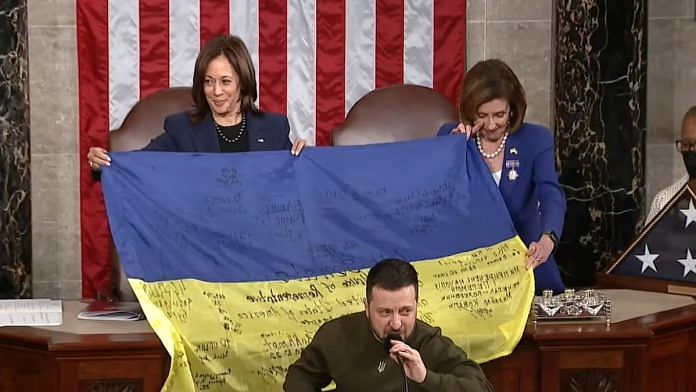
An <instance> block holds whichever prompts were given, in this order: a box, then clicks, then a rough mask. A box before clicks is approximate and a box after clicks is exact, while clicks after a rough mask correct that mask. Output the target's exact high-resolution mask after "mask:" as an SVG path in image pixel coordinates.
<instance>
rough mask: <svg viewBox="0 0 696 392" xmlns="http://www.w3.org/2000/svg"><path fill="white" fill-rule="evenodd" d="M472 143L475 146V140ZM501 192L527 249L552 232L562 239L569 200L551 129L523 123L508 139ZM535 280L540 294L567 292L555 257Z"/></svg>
mask: <svg viewBox="0 0 696 392" xmlns="http://www.w3.org/2000/svg"><path fill="white" fill-rule="evenodd" d="M456 126H457V124H451V123H450V124H445V125H443V126H442V127H440V130H439V131H438V132H437V134H438V136H442V135H449V134H451V133H452V130H453V129H454V128H455V127H456ZM469 143H475V141H474V140H473V138H472V139H470V140H469ZM481 159H483V158H481ZM509 164H513V165H514V164H517V167H516V168H515V170H516V171H517V174H518V176H517V178H516V179H514V180H512V179H511V178H510V177H509V175H510V170H511V169H512V167H511V166H513V165H509ZM492 180H493V178H492V176H491V181H492ZM498 188H499V189H500V193H501V194H502V196H503V200H505V204H506V205H507V209H508V212H509V213H510V217H511V218H512V222H513V224H514V225H515V229H516V230H517V233H518V234H519V236H520V238H521V239H522V241H524V243H525V244H526V245H527V246H529V244H530V243H531V242H533V241H537V240H539V237H541V235H542V233H544V232H549V231H553V232H554V233H555V234H556V236H558V237H560V236H561V233H562V231H563V221H564V219H565V211H566V199H565V194H564V193H563V190H562V189H561V187H560V185H559V184H558V173H557V172H556V160H555V157H554V144H553V135H552V134H551V131H550V130H549V129H547V128H545V127H542V126H540V125H534V124H527V123H524V124H523V125H522V127H521V128H520V129H519V130H517V132H515V133H512V134H510V135H509V136H508V138H507V143H506V144H505V151H504V157H503V172H502V175H501V178H500V185H499V187H498ZM534 277H535V284H536V291H537V292H539V291H541V290H543V289H552V290H554V292H559V291H563V290H564V289H565V286H564V285H563V281H562V280H561V276H560V273H559V271H558V265H556V261H555V260H554V259H553V257H549V259H548V260H547V261H546V262H545V263H543V264H541V265H540V266H538V267H537V268H536V269H535V270H534Z"/></svg>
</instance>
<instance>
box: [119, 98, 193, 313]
mask: <svg viewBox="0 0 696 392" xmlns="http://www.w3.org/2000/svg"><path fill="white" fill-rule="evenodd" d="M189 109H193V101H192V98H191V88H190V87H174V88H168V89H164V90H160V91H158V92H156V93H154V94H152V95H150V96H147V97H145V98H144V99H143V100H142V101H139V102H138V103H136V104H135V106H133V108H132V109H131V110H130V112H128V115H127V116H126V118H125V120H123V124H121V127H120V128H118V129H116V130H112V131H111V133H110V134H109V139H110V140H109V142H110V151H133V150H139V149H141V148H143V147H145V146H147V144H148V143H150V140H152V139H154V138H155V137H157V136H158V135H160V134H161V133H162V132H164V118H165V117H167V116H169V115H170V114H174V113H178V112H183V111H185V110H189ZM111 277H112V283H113V286H114V295H115V296H116V297H117V298H118V300H120V301H137V299H136V298H135V294H133V290H132V289H131V287H130V285H129V284H128V281H127V280H126V276H125V274H124V273H123V268H121V262H120V261H119V258H118V252H116V247H115V246H114V243H113V241H111Z"/></svg>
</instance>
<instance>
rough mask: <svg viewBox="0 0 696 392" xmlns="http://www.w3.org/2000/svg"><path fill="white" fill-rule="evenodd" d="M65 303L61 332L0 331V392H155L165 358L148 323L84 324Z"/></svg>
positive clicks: (163, 375) (41, 329)
mask: <svg viewBox="0 0 696 392" xmlns="http://www.w3.org/2000/svg"><path fill="white" fill-rule="evenodd" d="M83 307H84V304H81V303H79V302H67V301H66V302H64V314H63V326H61V327H2V328H0V392H19V391H27V392H34V391H36V392H53V391H56V392H58V391H61V392H63V391H65V392H67V391H70V392H75V391H80V392H92V391H94V392H97V391H98V392H109V391H114V392H115V391H118V392H138V391H147V392H149V391H159V390H160V388H161V387H162V384H163V383H164V380H165V379H166V377H167V374H168V372H169V355H168V354H167V352H166V351H165V350H164V347H163V346H162V343H161V342H160V341H159V339H158V338H157V336H156V335H155V334H154V333H153V332H152V330H151V329H150V327H149V325H148V324H147V322H146V321H136V322H127V321H111V322H108V321H85V320H77V318H76V316H75V315H76V314H77V312H79V311H80V310H81V309H82V308H83Z"/></svg>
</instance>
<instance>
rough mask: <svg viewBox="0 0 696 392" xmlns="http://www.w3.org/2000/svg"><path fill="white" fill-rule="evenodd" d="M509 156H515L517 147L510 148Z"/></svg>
mask: <svg viewBox="0 0 696 392" xmlns="http://www.w3.org/2000/svg"><path fill="white" fill-rule="evenodd" d="M510 154H512V155H517V147H511V148H510Z"/></svg>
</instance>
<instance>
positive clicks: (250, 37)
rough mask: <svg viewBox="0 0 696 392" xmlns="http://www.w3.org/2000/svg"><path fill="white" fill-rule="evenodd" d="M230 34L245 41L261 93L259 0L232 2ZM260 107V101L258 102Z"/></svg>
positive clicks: (257, 86) (234, 0)
mask: <svg viewBox="0 0 696 392" xmlns="http://www.w3.org/2000/svg"><path fill="white" fill-rule="evenodd" d="M230 32H231V33H232V34H234V35H236V36H238V37H239V38H241V39H242V41H244V43H245V44H246V46H247V48H248V49H249V54H250V55H251V60H252V61H253V63H254V69H255V70H256V91H257V93H258V91H259V73H258V72H259V4H258V2H257V0H230ZM256 104H257V105H258V104H259V102H258V99H257V100H256Z"/></svg>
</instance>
